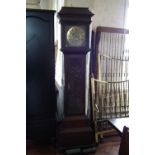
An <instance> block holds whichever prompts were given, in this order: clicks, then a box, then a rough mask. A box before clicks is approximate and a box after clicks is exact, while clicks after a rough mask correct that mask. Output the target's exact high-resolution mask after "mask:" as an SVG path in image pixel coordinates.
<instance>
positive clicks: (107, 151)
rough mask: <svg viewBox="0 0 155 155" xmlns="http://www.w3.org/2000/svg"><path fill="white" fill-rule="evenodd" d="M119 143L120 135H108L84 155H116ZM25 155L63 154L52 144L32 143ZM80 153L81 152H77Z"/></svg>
mask: <svg viewBox="0 0 155 155" xmlns="http://www.w3.org/2000/svg"><path fill="white" fill-rule="evenodd" d="M119 145H120V137H118V136H115V137H108V138H105V139H103V141H102V142H101V143H100V144H99V145H98V146H97V147H96V152H95V153H87V154H85V155H118V150H119ZM26 154H27V155H63V154H64V153H63V152H60V151H58V150H56V149H54V148H53V147H52V146H50V145H49V146H41V145H40V146H39V145H32V146H31V147H27V151H26ZM79 155H81V153H80V154H79Z"/></svg>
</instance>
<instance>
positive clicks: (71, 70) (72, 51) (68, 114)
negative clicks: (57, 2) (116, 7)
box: [58, 7, 94, 148]
mask: <svg viewBox="0 0 155 155" xmlns="http://www.w3.org/2000/svg"><path fill="white" fill-rule="evenodd" d="M92 16H93V14H92V13H91V12H90V11H89V10H88V8H75V7H63V8H62V9H61V11H60V12H59V14H58V17H59V19H60V23H61V35H62V36H61V51H62V52H63V53H64V70H65V71H64V72H65V73H64V74H65V89H64V120H63V122H62V124H61V125H60V127H59V131H58V145H59V147H60V148H73V147H74V148H75V147H87V146H90V145H91V144H93V140H94V136H93V131H92V128H91V126H90V123H89V119H88V118H87V116H86V114H85V97H86V96H85V95H86V93H85V92H86V86H85V85H86V54H87V52H88V51H90V49H89V41H90V36H89V25H90V23H91V17H92Z"/></svg>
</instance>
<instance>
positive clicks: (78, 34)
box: [66, 26, 86, 47]
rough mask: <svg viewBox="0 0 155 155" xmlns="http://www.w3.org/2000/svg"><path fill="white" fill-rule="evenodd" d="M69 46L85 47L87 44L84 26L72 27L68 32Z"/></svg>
mask: <svg viewBox="0 0 155 155" xmlns="http://www.w3.org/2000/svg"><path fill="white" fill-rule="evenodd" d="M66 40H67V46H70V47H83V46H85V42H86V30H85V27H84V26H71V27H69V28H68V30H67V32H66Z"/></svg>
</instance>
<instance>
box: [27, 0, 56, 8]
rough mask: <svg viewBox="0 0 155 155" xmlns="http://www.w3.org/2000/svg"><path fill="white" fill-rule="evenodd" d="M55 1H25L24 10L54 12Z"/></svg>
mask: <svg viewBox="0 0 155 155" xmlns="http://www.w3.org/2000/svg"><path fill="white" fill-rule="evenodd" d="M56 1H57V0H26V8H33V9H47V10H55V8H56Z"/></svg>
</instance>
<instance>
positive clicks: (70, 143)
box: [58, 116, 94, 149]
mask: <svg viewBox="0 0 155 155" xmlns="http://www.w3.org/2000/svg"><path fill="white" fill-rule="evenodd" d="M93 144H94V134H93V130H92V128H91V127H90V125H89V120H88V119H87V118H86V117H85V116H81V117H80V116H76V117H69V118H66V119H64V121H63V123H62V124H61V125H60V127H59V132H58V147H59V149H71V148H84V147H89V146H92V145H93Z"/></svg>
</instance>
